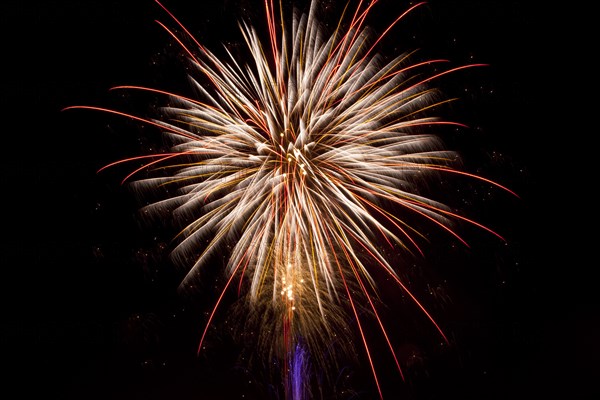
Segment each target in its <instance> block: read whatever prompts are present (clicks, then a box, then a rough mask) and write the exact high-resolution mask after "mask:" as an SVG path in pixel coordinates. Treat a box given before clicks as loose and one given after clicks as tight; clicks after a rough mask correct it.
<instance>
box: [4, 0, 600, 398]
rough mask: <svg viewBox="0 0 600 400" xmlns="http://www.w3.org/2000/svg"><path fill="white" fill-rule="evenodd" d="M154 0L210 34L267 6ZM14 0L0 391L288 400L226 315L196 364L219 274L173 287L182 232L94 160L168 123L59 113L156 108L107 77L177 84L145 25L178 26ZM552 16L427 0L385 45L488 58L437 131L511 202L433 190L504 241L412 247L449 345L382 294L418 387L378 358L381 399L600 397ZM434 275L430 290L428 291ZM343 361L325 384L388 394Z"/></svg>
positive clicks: (256, 19) (468, 185)
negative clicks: (189, 292) (174, 245)
mask: <svg viewBox="0 0 600 400" xmlns="http://www.w3.org/2000/svg"><path fill="white" fill-rule="evenodd" d="M164 4H165V6H166V7H168V8H169V9H170V10H171V11H172V12H173V13H174V14H175V15H176V16H177V17H178V18H179V19H180V20H181V21H182V22H183V23H184V24H185V25H186V26H187V27H188V29H190V31H191V32H193V33H194V34H196V35H197V37H198V38H199V39H200V41H201V42H202V43H203V44H205V45H206V46H207V47H208V48H210V49H217V50H218V46H219V45H220V43H221V42H225V43H227V44H228V45H230V46H232V48H234V49H236V48H237V47H236V46H239V45H240V43H241V37H240V35H239V31H238V30H237V28H236V26H235V21H236V20H237V19H238V18H239V17H243V18H248V19H250V20H251V21H252V22H253V23H255V24H256V25H259V24H260V23H262V22H263V20H262V14H263V9H262V4H261V2H260V1H251V0H226V1H223V2H220V3H216V2H215V4H212V3H211V5H206V4H203V3H202V2H185V1H181V0H168V1H165V2H164ZM286 4H289V2H286ZM324 4H325V5H326V6H327V7H326V8H325V11H324V12H323V14H324V15H323V18H324V19H325V20H327V18H329V19H330V20H331V21H334V22H337V20H336V19H335V16H336V12H337V11H338V9H336V4H335V2H333V1H330V2H324ZM407 5H408V2H393V1H381V4H379V5H378V6H377V7H376V8H375V9H374V12H373V18H372V19H371V20H370V22H371V23H370V24H371V25H373V26H374V27H375V28H376V29H382V28H383V27H385V26H387V25H385V23H386V21H387V22H388V23H389V22H391V20H392V19H393V18H394V17H395V16H397V15H399V13H400V12H401V11H402V10H404V9H405V8H406V7H407ZM337 7H338V8H339V7H340V6H339V4H338V5H337ZM2 8H3V12H2V16H1V18H2V29H3V35H2V36H3V39H4V40H3V49H2V51H3V54H4V57H3V60H4V61H3V63H2V64H3V65H4V68H5V72H4V74H3V76H4V83H3V87H2V95H1V96H0V99H1V100H2V113H3V121H4V124H3V129H2V132H3V157H2V169H1V171H2V174H1V176H2V183H3V185H2V187H3V193H4V194H3V196H1V199H2V200H1V201H2V203H1V204H2V210H4V218H3V227H4V229H3V231H4V236H3V240H2V241H1V243H2V250H1V252H0V254H1V255H0V257H1V258H0V260H1V264H0V266H1V267H2V278H1V280H0V282H1V285H2V286H1V291H0V295H1V296H2V299H1V300H2V301H1V303H0V304H2V312H1V313H0V340H1V343H2V347H1V348H2V363H3V364H4V371H5V372H3V373H2V381H3V382H4V383H3V385H2V387H3V388H6V390H7V391H8V390H9V388H12V389H14V390H16V392H15V393H18V394H19V395H18V396H17V397H14V398H25V397H27V396H26V394H34V393H39V394H43V395H44V396H47V397H50V398H55V399H75V398H86V399H125V398H127V399H137V398H140V399H142V398H144V399H241V398H244V399H274V398H276V397H275V395H273V391H274V390H275V389H272V388H269V387H268V383H267V382H265V379H264V376H263V375H262V373H261V372H259V371H253V370H252V369H246V368H245V365H244V363H243V360H240V359H239V356H240V354H241V349H240V348H239V347H238V346H237V345H236V344H235V343H234V342H233V341H232V340H231V338H230V337H229V336H228V335H227V334H226V333H225V332H224V333H223V334H222V335H221V334H220V333H218V329H217V327H219V326H221V327H222V324H223V321H224V320H225V319H224V316H223V317H222V318H221V319H220V320H219V321H220V322H217V323H216V326H215V328H214V329H213V330H212V331H211V332H212V335H211V339H210V340H209V342H208V343H209V349H208V350H207V351H206V352H204V353H202V354H201V355H200V356H199V357H196V354H195V351H196V345H197V343H198V340H199V337H200V334H201V331H202V329H203V326H204V325H203V323H204V322H205V321H206V312H208V311H210V308H211V307H212V305H213V304H214V299H215V297H214V296H215V295H216V294H217V293H218V292H217V288H218V287H219V284H222V280H219V279H218V278H217V277H211V278H210V279H208V280H207V281H206V282H205V283H204V286H203V287H202V289H203V291H202V293H198V294H197V296H195V297H182V296H180V295H178V294H177V293H176V291H175V289H176V286H177V283H178V280H179V278H180V277H181V271H180V270H176V269H175V268H173V266H172V265H171V264H170V262H169V261H168V256H167V253H168V249H169V246H170V242H169V240H170V238H171V237H172V233H173V232H171V231H169V230H165V229H160V224H144V223H142V222H141V221H140V219H139V216H138V214H136V210H137V209H138V208H139V206H140V205H141V203H140V202H138V200H137V199H136V198H134V197H133V196H132V195H131V193H130V192H128V191H127V190H126V188H124V187H122V186H120V184H119V182H120V180H121V179H122V178H123V177H124V174H125V173H126V170H125V169H119V168H117V169H115V170H111V171H108V172H105V173H100V174H98V173H97V171H98V169H99V168H101V167H103V166H104V165H106V164H107V163H110V162H112V161H115V160H118V159H121V158H124V157H128V156H132V155H138V154H143V153H145V152H147V151H149V150H151V149H152V148H154V147H155V146H156V145H157V144H160V142H159V140H160V139H159V137H158V135H157V132H155V131H154V130H153V129H152V128H150V127H148V126H143V125H140V124H136V123H132V122H130V121H126V120H124V119H123V118H117V117H114V116H111V115H108V114H104V113H97V112H91V111H82V110H70V111H61V110H62V109H63V108H64V107H68V106H72V105H94V106H105V107H109V108H114V109H118V110H129V111H134V112H139V113H142V114H144V113H146V115H148V113H149V112H151V111H152V107H154V106H157V105H158V104H159V102H160V98H158V97H156V98H155V97H148V96H141V95H136V94H132V93H129V92H116V91H109V89H110V88H111V87H113V86H116V85H123V84H131V85H142V86H149V87H157V88H162V89H167V90H173V91H178V92H183V93H186V90H189V89H188V88H187V86H186V85H187V83H186V81H185V72H186V71H185V70H184V69H183V68H182V67H181V65H182V64H181V61H182V57H181V53H180V52H179V50H178V47H177V46H176V44H175V43H173V41H172V40H171V38H170V37H169V35H168V34H167V33H166V32H165V31H164V30H163V29H162V28H161V27H160V26H159V25H158V24H157V23H156V22H155V20H160V21H161V22H165V23H167V25H169V26H174V24H171V21H170V19H169V16H168V15H167V14H166V13H165V12H164V11H163V10H162V9H160V7H159V6H158V5H156V4H155V3H154V2H153V1H151V0H147V1H140V0H135V1H127V2H124V1H47V2H41V1H34V2H16V1H8V2H4V3H3V5H2ZM546 26H547V14H546V13H544V12H542V11H541V9H540V8H538V7H537V6H536V5H534V4H532V3H531V2H526V1H491V0H489V1H488V0H486V1H469V0H454V1H442V0H435V1H430V2H429V3H428V4H427V5H426V6H425V7H423V8H422V9H421V10H417V11H415V12H413V13H412V15H411V16H410V17H409V18H407V19H406V22H403V23H401V24H400V25H399V26H398V27H397V29H395V30H394V32H395V33H394V35H393V36H392V37H391V38H390V37H388V39H387V40H386V42H385V43H384V44H383V45H382V53H384V54H387V55H390V56H393V55H395V54H397V53H398V52H402V51H406V50H412V49H414V48H416V47H422V48H423V52H424V55H428V56H432V57H440V58H448V59H450V60H451V61H452V62H453V63H454V64H455V65H460V64H465V63H471V62H481V63H486V64H489V66H488V67H485V68H481V69H475V70H470V71H469V72H468V73H460V74H456V75H455V76H453V77H452V78H449V79H448V80H447V81H445V82H444V83H441V85H442V86H443V89H446V90H448V91H450V92H451V93H453V94H457V93H458V94H459V97H460V98H461V100H460V101H459V102H458V103H456V104H455V105H453V108H452V109H451V111H452V112H453V113H454V114H452V115H451V118H453V119H456V120H459V121H461V122H466V123H467V124H468V125H469V126H470V127H471V128H470V129H466V130H464V131H460V132H455V133H454V134H451V135H448V137H445V138H444V139H445V140H446V141H447V144H448V145H449V146H451V147H452V148H453V149H455V150H458V151H459V152H461V154H462V155H463V158H464V162H465V168H466V169H467V170H468V171H470V172H474V173H479V174H482V175H484V176H486V177H488V178H491V179H494V180H496V181H498V182H500V183H502V184H503V185H506V186H508V187H510V188H511V189H512V190H514V191H515V192H517V193H518V194H519V196H520V198H519V199H516V198H514V197H511V196H510V195H507V194H506V193H504V192H502V191H499V190H494V189H492V190H490V189H489V188H488V187H486V186H482V185H480V184H476V183H473V182H464V183H460V182H456V181H449V180H448V181H444V182H443V183H442V187H441V190H442V191H443V190H446V191H447V192H444V193H442V194H443V196H446V198H447V199H448V200H449V201H450V202H451V204H452V205H454V206H457V207H462V208H463V209H464V211H465V213H466V214H467V215H468V216H469V217H472V218H473V219H475V220H477V221H481V222H483V223H484V224H487V225H488V226H490V227H492V228H493V229H495V230H496V231H498V232H499V233H501V234H502V235H503V236H505V237H506V239H507V243H506V244H505V243H503V242H501V241H498V240H496V239H495V238H493V237H489V236H487V234H485V233H482V232H481V231H478V230H475V229H471V228H469V227H468V226H463V227H461V229H464V231H463V232H464V236H465V237H466V238H467V240H468V241H469V243H470V244H471V248H470V249H465V248H464V247H461V246H459V245H457V244H456V243H453V242H452V241H451V240H449V239H448V238H447V237H445V236H444V235H439V234H435V233H432V239H436V240H439V241H437V242H436V240H433V242H432V244H430V245H427V246H426V248H425V252H426V254H427V255H426V257H425V259H422V260H413V261H412V264H411V265H414V266H413V267H411V268H409V270H408V271H407V272H406V278H407V279H409V280H410V281H411V282H413V283H414V285H415V288H416V290H417V291H418V292H419V293H421V294H422V295H423V296H424V297H425V299H424V302H425V303H427V304H429V305H430V306H431V307H432V310H433V312H434V313H436V315H438V316H439V317H438V318H439V320H440V322H441V324H442V326H443V327H444V329H445V330H446V331H447V332H448V333H449V336H450V339H451V342H452V343H451V346H450V348H449V349H448V348H440V346H439V345H437V344H436V343H437V341H436V340H435V339H434V336H435V332H434V331H433V329H432V327H431V326H428V325H427V324H426V323H424V322H423V321H421V320H419V318H420V317H418V313H416V312H414V313H413V312H411V311H407V307H406V306H405V304H403V303H402V302H401V301H399V302H398V304H395V303H394V302H395V301H394V300H393V297H391V296H390V301H391V303H392V304H393V305H395V306H398V307H399V309H400V310H402V311H400V312H398V314H393V313H392V314H391V315H397V316H398V317H400V316H405V317H409V319H414V320H415V321H414V322H408V323H407V322H405V320H402V319H398V326H400V325H402V324H405V325H406V329H405V330H402V329H398V331H399V337H400V339H399V347H400V348H401V349H402V350H401V351H400V353H401V354H404V357H405V358H404V359H403V360H404V361H405V362H409V360H412V363H411V364H410V365H407V366H406V370H405V372H406V374H407V381H406V382H402V381H401V380H400V379H399V378H398V376H397V374H396V373H395V371H393V366H391V364H390V365H387V364H386V362H387V361H386V358H385V356H384V355H381V356H380V357H381V358H380V362H381V363H382V364H381V365H382V367H381V370H380V373H381V375H382V380H383V382H384V394H387V395H388V396H389V398H392V399H395V398H406V399H411V400H422V399H454V398H457V399H458V398H460V399H525V398H534V399H535V398H556V397H552V396H551V395H560V396H561V397H563V398H568V399H579V398H582V399H583V398H593V397H594V395H596V396H597V395H598V394H600V393H598V389H596V388H593V385H591V383H593V381H594V380H595V379H597V378H598V367H597V362H598V344H597V343H596V342H597V339H598V338H599V334H600V329H599V325H598V320H597V307H596V300H595V297H594V289H595V283H594V282H595V281H594V280H593V279H592V278H591V277H592V274H591V271H590V269H592V268H593V263H592V262H591V261H587V258H586V256H585V251H582V250H581V249H580V248H581V247H582V246H581V245H580V244H579V243H580V240H579V238H580V236H582V235H583V234H580V233H578V232H577V231H575V230H569V227H570V226H571V223H570V220H572V219H574V217H572V216H571V215H573V214H574V213H575V212H576V211H577V208H573V204H575V202H574V201H573V200H571V199H572V198H573V197H576V196H577V195H576V192H577V187H576V184H575V181H574V178H572V175H571V174H570V173H569V172H567V169H568V168H569V167H568V165H569V162H568V161H567V160H566V159H565V158H561V157H556V155H557V154H558V153H560V152H562V151H564V150H565V149H563V148H562V144H561V143H564V142H563V141H555V140H554V139H553V138H554V137H555V136H556V135H560V136H561V137H562V135H564V134H566V135H567V136H568V133H562V134H559V132H558V129H559V123H558V121H557V119H558V118H559V115H558V113H557V112H556V111H555V109H554V108H553V107H551V106H550V104H551V103H552V100H551V99H553V98H556V97H559V96H558V94H557V93H554V92H552V91H551V90H549V89H548V86H547V85H546V84H545V80H546V79H547V77H548V76H552V77H554V76H555V75H554V72H553V70H552V66H551V65H549V64H552V63H549V62H548V60H547V53H546V49H547V46H548V42H549V41H550V42H552V41H554V36H553V35H550V34H547V32H546V30H545V27H546ZM561 132H563V131H561ZM555 157H556V158H555ZM457 188H458V189H457ZM550 188H553V190H550ZM443 196H442V197H443ZM427 285H430V287H431V288H433V292H434V293H435V296H434V295H431V296H429V297H427V293H429V292H428V290H427V288H428V287H427ZM384 293H385V294H387V295H390V293H389V292H385V289H384ZM388 317H389V315H388ZM394 318H395V317H394ZM392 321H394V319H392ZM392 325H395V324H394V323H392ZM402 326H403V327H404V325H402ZM392 330H393V331H395V330H396V329H395V328H392ZM374 348H375V349H380V348H379V346H378V345H377V344H375V345H374ZM381 349H382V352H383V350H384V349H383V348H381ZM357 352H359V353H360V352H361V350H360V349H357ZM361 354H362V353H361ZM410 355H415V356H416V357H413V358H410V357H409V356H410ZM388 361H389V360H388ZM347 368H348V369H347V370H346V372H348V371H349V372H348V374H345V373H344V374H342V373H340V380H339V382H338V383H339V385H340V387H345V388H346V390H345V391H343V390H341V389H340V390H339V391H338V392H337V394H336V395H335V396H333V395H331V396H329V397H327V398H332V399H333V398H336V399H351V398H352V399H372V398H376V392H375V391H374V388H373V383H372V379H371V376H370V375H369V370H368V368H367V367H366V366H365V365H363V366H362V367H361V366H356V365H348V367H347ZM347 375H348V376H349V378H345V377H346V376H347ZM280 398H283V397H280Z"/></svg>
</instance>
